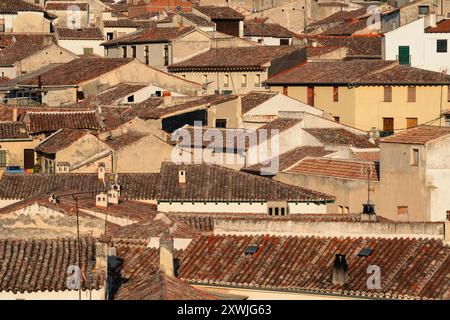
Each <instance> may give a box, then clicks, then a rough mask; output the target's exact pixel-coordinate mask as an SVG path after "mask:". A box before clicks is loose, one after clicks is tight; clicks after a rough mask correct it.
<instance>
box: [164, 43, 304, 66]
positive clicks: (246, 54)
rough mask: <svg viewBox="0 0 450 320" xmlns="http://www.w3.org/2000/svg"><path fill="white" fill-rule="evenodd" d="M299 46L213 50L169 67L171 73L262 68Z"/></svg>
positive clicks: (297, 48) (298, 48)
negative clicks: (208, 69)
mask: <svg viewBox="0 0 450 320" xmlns="http://www.w3.org/2000/svg"><path fill="white" fill-rule="evenodd" d="M300 49H301V48H300V47H298V46H251V47H235V48H219V49H211V50H209V51H207V52H205V53H201V54H199V55H196V56H194V57H193V58H190V59H188V60H185V61H182V62H179V63H175V64H172V65H170V66H168V69H169V71H170V72H173V71H175V72H178V71H182V70H184V69H202V68H212V67H213V68H262V66H263V65H264V64H266V63H267V62H270V61H272V60H275V59H277V58H281V57H283V56H286V55H289V54H290V53H293V52H294V51H296V50H300Z"/></svg>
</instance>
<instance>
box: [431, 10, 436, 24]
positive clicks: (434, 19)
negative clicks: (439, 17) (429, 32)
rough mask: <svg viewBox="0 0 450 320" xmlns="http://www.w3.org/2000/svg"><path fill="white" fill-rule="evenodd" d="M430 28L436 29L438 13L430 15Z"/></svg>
mask: <svg viewBox="0 0 450 320" xmlns="http://www.w3.org/2000/svg"><path fill="white" fill-rule="evenodd" d="M430 27H432V28H435V27H436V13H430Z"/></svg>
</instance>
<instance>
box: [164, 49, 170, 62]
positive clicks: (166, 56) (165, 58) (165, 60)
mask: <svg viewBox="0 0 450 320" xmlns="http://www.w3.org/2000/svg"><path fill="white" fill-rule="evenodd" d="M164 65H165V66H168V65H169V46H168V45H167V44H166V45H164Z"/></svg>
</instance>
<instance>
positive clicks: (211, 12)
mask: <svg viewBox="0 0 450 320" xmlns="http://www.w3.org/2000/svg"><path fill="white" fill-rule="evenodd" d="M194 8H195V9H196V10H198V11H200V12H201V13H203V14H205V15H207V16H208V17H210V18H211V19H213V20H244V16H243V15H242V14H240V13H239V12H237V11H236V10H233V9H232V8H230V7H223V6H195V7H194Z"/></svg>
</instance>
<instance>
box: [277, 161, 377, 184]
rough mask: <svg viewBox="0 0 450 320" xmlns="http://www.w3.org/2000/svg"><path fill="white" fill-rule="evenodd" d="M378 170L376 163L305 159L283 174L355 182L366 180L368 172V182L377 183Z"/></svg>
mask: <svg viewBox="0 0 450 320" xmlns="http://www.w3.org/2000/svg"><path fill="white" fill-rule="evenodd" d="M379 170H380V168H379V164H378V162H371V161H358V160H346V159H331V158H311V157H307V158H304V159H303V160H301V161H300V162H298V163H297V164H295V165H294V166H292V167H290V168H288V169H286V170H285V172H287V173H294V174H305V175H318V176H326V177H335V178H341V179H355V180H367V178H368V177H369V172H370V180H373V181H378V180H379Z"/></svg>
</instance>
